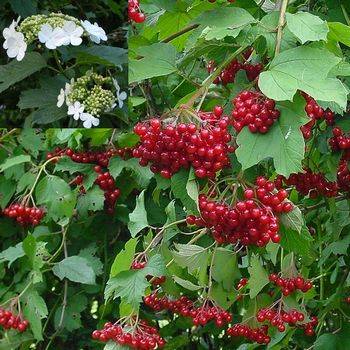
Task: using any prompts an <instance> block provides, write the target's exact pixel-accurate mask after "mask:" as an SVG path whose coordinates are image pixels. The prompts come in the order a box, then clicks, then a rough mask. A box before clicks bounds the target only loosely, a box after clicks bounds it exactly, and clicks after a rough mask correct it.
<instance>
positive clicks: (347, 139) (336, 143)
mask: <svg viewBox="0 0 350 350" xmlns="http://www.w3.org/2000/svg"><path fill="white" fill-rule="evenodd" d="M332 132H333V137H331V138H330V139H329V141H328V142H329V146H330V147H331V149H332V151H334V152H336V151H345V150H350V134H346V133H345V132H344V131H343V130H342V129H341V128H339V127H336V128H333V131H332Z"/></svg>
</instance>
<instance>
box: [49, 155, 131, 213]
mask: <svg viewBox="0 0 350 350" xmlns="http://www.w3.org/2000/svg"><path fill="white" fill-rule="evenodd" d="M130 153H131V149H130V148H118V149H108V150H103V151H88V152H75V151H73V150H72V149H70V148H67V149H60V148H57V149H56V150H55V151H54V152H51V153H49V154H48V155H47V158H48V159H51V158H53V157H62V156H67V157H69V158H71V159H72V161H73V162H76V163H89V164H96V165H95V166H94V171H95V172H96V173H97V174H98V176H97V179H96V180H95V183H96V184H97V185H98V186H99V187H100V189H101V190H102V191H104V197H105V202H104V206H105V210H106V211H107V213H109V214H113V212H114V208H115V204H116V201H117V199H118V198H119V196H120V189H119V188H117V187H116V184H115V180H114V178H113V177H112V175H111V174H110V173H109V171H105V170H106V169H105V168H106V167H107V166H108V163H109V160H110V159H111V158H112V157H114V156H119V157H121V158H126V157H127V156H128V155H129V154H130ZM83 180H84V178H83V176H82V175H78V176H77V177H76V178H75V180H74V181H73V182H74V183H75V184H76V185H82V183H83ZM80 191H81V193H85V189H84V187H83V186H82V187H81V188H80Z"/></svg>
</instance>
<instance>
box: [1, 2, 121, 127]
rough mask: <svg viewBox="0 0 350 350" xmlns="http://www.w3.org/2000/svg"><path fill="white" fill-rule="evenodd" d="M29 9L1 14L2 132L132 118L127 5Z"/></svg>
mask: <svg viewBox="0 0 350 350" xmlns="http://www.w3.org/2000/svg"><path fill="white" fill-rule="evenodd" d="M27 3H28V5H27V7H26V8H23V7H22V6H20V4H19V3H16V1H15V2H12V1H4V3H3V4H1V7H0V9H1V23H2V25H1V32H2V35H1V38H0V42H1V47H2V48H3V49H4V50H3V51H2V53H1V60H0V64H1V66H0V70H1V74H0V75H1V84H2V85H1V87H0V93H1V94H2V95H1V99H0V106H1V117H0V125H2V126H3V127H7V126H8V125H11V126H16V127H18V126H23V125H25V126H26V127H37V126H39V125H40V126H48V125H49V126H50V127H85V128H91V127H96V126H98V125H100V126H102V127H111V126H118V125H119V123H120V118H121V119H123V118H124V119H125V116H126V112H127V108H126V106H125V100H126V98H127V95H126V91H125V87H126V83H127V82H126V63H127V51H126V49H125V47H126V38H125V31H124V30H123V29H122V28H123V25H124V15H123V11H124V9H125V7H126V1H125V3H124V1H121V2H119V3H118V4H114V3H113V5H111V4H101V3H100V2H99V1H91V2H90V3H89V2H86V1H84V2H83V4H81V6H78V5H77V4H72V5H71V6H70V5H69V4H68V3H67V4H66V3H60V2H59V1H52V2H50V3H49V4H46V3H45V2H40V3H39V2H38V1H34V0H28V1H27ZM63 105H64V106H63Z"/></svg>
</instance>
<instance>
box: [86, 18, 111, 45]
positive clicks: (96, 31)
mask: <svg viewBox="0 0 350 350" xmlns="http://www.w3.org/2000/svg"><path fill="white" fill-rule="evenodd" d="M81 24H82V26H83V27H84V29H85V30H86V31H87V32H88V33H89V35H90V39H91V40H92V41H93V42H94V43H96V44H99V43H100V41H101V40H103V41H106V40H107V35H106V32H105V31H104V30H103V28H101V27H100V26H99V25H98V24H97V23H96V22H95V23H94V24H92V23H90V22H89V21H87V20H85V21H81Z"/></svg>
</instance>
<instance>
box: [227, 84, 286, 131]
mask: <svg viewBox="0 0 350 350" xmlns="http://www.w3.org/2000/svg"><path fill="white" fill-rule="evenodd" d="M232 104H233V106H234V108H233V111H232V118H233V122H232V124H233V127H234V128H235V130H236V131H237V132H240V131H241V130H242V129H243V128H244V127H245V126H248V128H249V130H250V131H251V132H253V133H256V132H259V133H262V134H265V133H267V132H268V131H269V129H270V127H271V126H272V125H273V123H274V122H275V121H276V120H277V119H278V118H279V116H280V111H279V110H278V109H276V108H275V101H274V100H271V99H269V98H266V97H265V96H264V95H263V94H262V93H261V92H257V91H248V90H243V91H241V92H240V93H239V94H238V95H237V96H236V97H235V98H234V99H233V100H232Z"/></svg>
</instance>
